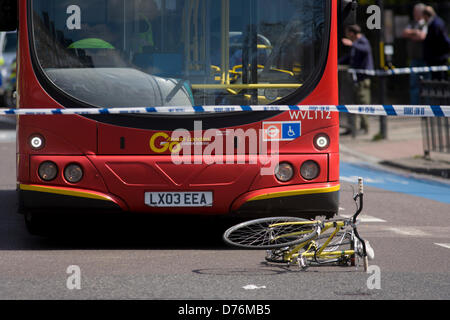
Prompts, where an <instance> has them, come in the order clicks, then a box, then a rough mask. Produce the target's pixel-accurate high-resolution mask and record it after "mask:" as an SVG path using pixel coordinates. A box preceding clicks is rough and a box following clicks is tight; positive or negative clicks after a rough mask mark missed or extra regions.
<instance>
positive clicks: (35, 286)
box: [0, 130, 450, 300]
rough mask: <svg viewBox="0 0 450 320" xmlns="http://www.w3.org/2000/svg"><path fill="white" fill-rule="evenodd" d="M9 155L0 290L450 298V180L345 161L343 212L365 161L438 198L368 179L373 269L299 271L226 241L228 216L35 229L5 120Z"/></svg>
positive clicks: (3, 153)
mask: <svg viewBox="0 0 450 320" xmlns="http://www.w3.org/2000/svg"><path fill="white" fill-rule="evenodd" d="M343 160H344V161H346V160H347V159H343ZM349 160H351V159H349ZM0 164H1V165H0V204H1V205H0V299H220V300H222V299H227V300H229V299H243V300H247V299H251V300H252V299H256V300H259V299H270V300H294V299H449V298H450V267H449V266H450V204H449V203H448V197H450V196H449V195H450V186H448V185H445V184H440V183H435V182H429V181H426V180H421V179H413V178H411V177H409V176H407V175H395V174H392V173H390V172H384V171H377V172H378V173H373V171H370V170H369V169H367V170H368V171H364V170H366V168H364V167H363V166H358V165H355V164H354V163H352V161H350V162H345V164H344V165H343V166H342V167H343V170H344V171H345V172H343V173H341V176H343V179H342V191H341V204H340V207H341V209H340V214H341V215H343V216H350V215H351V214H352V213H353V210H354V207H355V206H354V203H353V200H352V194H353V189H352V185H353V183H352V179H353V178H352V177H354V176H357V175H363V176H364V175H365V174H366V173H367V176H368V180H369V182H370V177H372V182H373V179H374V178H373V175H374V174H375V176H378V177H379V178H380V177H381V176H383V175H385V176H384V177H385V178H386V176H390V177H391V179H392V182H395V181H397V183H398V184H399V185H402V186H405V184H406V185H407V184H408V181H412V180H414V183H416V182H420V183H423V186H422V187H421V188H422V190H423V191H424V192H425V191H427V192H428V193H433V194H437V195H438V196H437V198H436V199H438V200H434V199H429V198H425V197H421V196H419V195H420V192H417V190H416V191H415V192H413V193H411V194H409V193H408V188H406V189H402V190H401V191H402V192H395V191H392V190H390V188H388V187H386V186H385V185H383V184H380V185H379V186H378V187H377V185H376V183H369V184H368V185H367V186H366V188H365V209H364V211H363V213H364V214H363V215H362V222H361V225H360V227H359V231H360V234H361V235H362V236H363V237H364V238H366V239H368V240H369V241H370V243H371V245H372V246H373V248H374V249H375V259H374V260H373V261H371V265H373V266H375V267H374V268H373V269H370V270H371V273H365V272H363V270H362V269H361V268H359V269H355V268H354V267H314V268H313V267H311V268H309V269H307V270H306V271H300V270H299V269H298V268H296V267H291V268H287V267H284V266H270V265H266V264H263V263H262V262H263V261H264V256H265V252H263V251H247V250H236V249H232V248H230V247H227V246H226V245H224V244H223V243H222V241H221V232H222V231H223V229H224V228H225V226H224V225H223V223H222V222H217V221H215V222H214V221H204V220H203V221H202V220H200V221H198V220H195V221H194V222H193V223H192V222H191V223H190V222H189V221H181V222H177V221H174V220H173V219H171V220H166V221H161V220H158V221H156V220H153V219H152V218H149V217H125V218H124V217H109V216H108V217H106V216H102V217H96V218H95V219H92V218H88V217H86V216H82V217H70V218H69V219H65V220H64V221H61V222H60V228H61V230H66V229H67V230H70V231H71V232H72V233H71V232H69V231H68V232H67V234H65V236H63V237H57V238H53V239H47V238H40V237H35V236H31V235H29V234H28V233H27V231H26V229H25V225H24V222H23V217H22V216H20V215H18V214H16V213H15V211H16V198H15V142H14V134H13V133H12V132H11V131H10V130H0ZM343 174H345V175H343ZM392 177H394V178H392ZM395 177H397V178H398V179H397V180H396V179H395ZM386 179H387V178H386ZM386 179H385V180H386ZM411 179H412V180H411ZM387 180H389V179H387ZM375 181H376V180H375ZM398 181H403V182H398ZM427 186H428V188H427ZM433 188H437V189H433ZM391 189H392V188H391ZM446 199H447V201H446ZM74 230H75V235H74V234H73V233H74ZM73 266H75V267H73ZM378 272H379V273H378ZM375 274H377V276H379V277H378V278H376V279H378V280H379V282H376V281H375V282H374V280H373V279H375V278H373V276H374V275H375ZM74 276H77V278H74ZM78 276H79V277H78Z"/></svg>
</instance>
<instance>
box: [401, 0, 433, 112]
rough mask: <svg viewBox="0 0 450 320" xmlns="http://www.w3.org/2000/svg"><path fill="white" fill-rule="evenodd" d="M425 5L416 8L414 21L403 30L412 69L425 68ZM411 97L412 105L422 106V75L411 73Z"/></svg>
mask: <svg viewBox="0 0 450 320" xmlns="http://www.w3.org/2000/svg"><path fill="white" fill-rule="evenodd" d="M425 7H426V6H425V5H424V4H423V3H418V4H416V5H415V6H414V10H413V18H414V20H413V21H412V22H411V23H410V24H409V25H408V26H407V27H406V28H405V29H404V30H403V33H402V36H403V38H405V39H407V52H408V58H409V59H410V63H409V65H410V67H412V68H413V67H424V66H426V62H425V60H424V57H423V50H424V49H423V40H424V39H425V37H426V34H427V30H428V26H427V23H426V22H425V19H424V17H423V11H424V10H425ZM409 88H410V89H409V97H410V103H411V104H420V75H419V74H417V73H411V74H410V76H409Z"/></svg>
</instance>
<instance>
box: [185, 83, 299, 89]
mask: <svg viewBox="0 0 450 320" xmlns="http://www.w3.org/2000/svg"><path fill="white" fill-rule="evenodd" d="M301 86H302V84H301V83H247V84H245V83H237V84H209V83H207V84H192V85H191V87H192V89H207V90H217V89H232V90H239V89H298V88H300V87H301Z"/></svg>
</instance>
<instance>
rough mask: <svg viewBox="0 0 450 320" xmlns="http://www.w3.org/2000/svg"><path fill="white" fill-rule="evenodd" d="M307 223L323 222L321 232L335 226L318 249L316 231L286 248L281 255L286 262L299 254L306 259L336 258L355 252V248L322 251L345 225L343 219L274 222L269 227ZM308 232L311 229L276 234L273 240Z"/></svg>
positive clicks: (296, 257) (295, 258)
mask: <svg viewBox="0 0 450 320" xmlns="http://www.w3.org/2000/svg"><path fill="white" fill-rule="evenodd" d="M307 224H311V225H314V224H319V225H322V224H323V228H322V230H321V233H323V232H325V231H327V230H329V229H331V228H335V229H334V230H333V232H332V233H331V234H330V236H329V237H328V239H327V240H326V241H325V243H324V244H323V245H322V246H321V247H320V248H319V250H317V249H318V247H317V243H316V242H315V241H314V240H315V239H317V237H318V236H319V233H318V234H317V235H316V236H315V237H314V238H313V239H310V240H307V241H305V242H301V243H299V244H297V245H295V246H294V247H292V248H291V249H289V250H287V251H286V252H285V253H284V257H283V260H284V261H286V262H288V263H290V262H292V261H296V260H297V259H298V257H299V255H300V256H301V257H303V258H306V259H313V258H314V259H317V258H321V259H332V258H338V257H344V256H351V255H354V254H355V250H340V251H324V249H325V248H326V247H327V246H328V244H329V243H330V242H331V240H332V239H333V238H334V237H335V236H336V234H337V233H338V232H339V230H341V229H342V228H343V227H344V226H345V221H344V220H341V221H330V222H325V223H322V222H321V221H317V220H316V221H296V222H282V223H274V224H272V225H270V226H269V228H274V227H278V226H283V225H307ZM310 232H312V230H306V231H298V232H291V233H286V234H282V235H280V236H277V237H276V238H274V240H275V239H279V238H284V237H292V236H296V235H302V234H307V233H310ZM308 244H309V246H308V248H307V249H306V250H305V251H304V252H303V253H301V254H300V250H302V249H303V248H304V247H306V246H307V245H308ZM311 249H314V252H312V251H310V250H311Z"/></svg>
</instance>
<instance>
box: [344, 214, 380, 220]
mask: <svg viewBox="0 0 450 320" xmlns="http://www.w3.org/2000/svg"><path fill="white" fill-rule="evenodd" d="M340 216H342V217H344V218H350V217H351V215H347V214H341V215H340ZM358 220H359V221H361V222H386V220H383V219H380V218H377V217H373V216H369V215H365V214H363V215H360V216H358Z"/></svg>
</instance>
